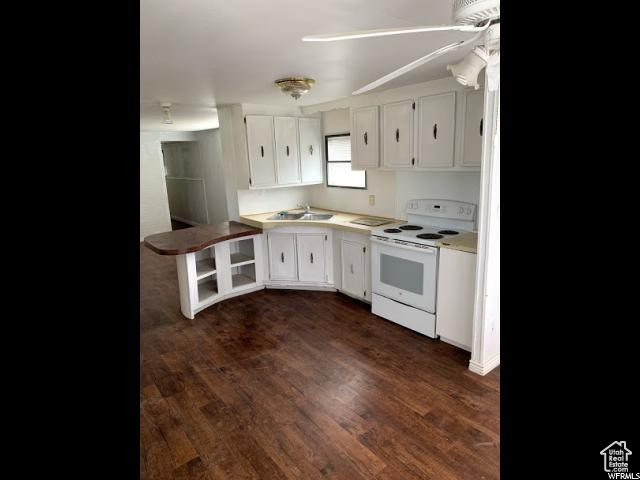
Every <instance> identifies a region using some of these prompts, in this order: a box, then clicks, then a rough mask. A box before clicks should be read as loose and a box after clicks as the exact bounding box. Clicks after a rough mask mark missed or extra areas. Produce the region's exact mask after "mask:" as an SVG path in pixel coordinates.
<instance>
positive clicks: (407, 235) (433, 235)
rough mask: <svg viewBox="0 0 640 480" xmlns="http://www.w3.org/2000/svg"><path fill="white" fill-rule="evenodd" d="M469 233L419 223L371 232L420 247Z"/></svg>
mask: <svg viewBox="0 0 640 480" xmlns="http://www.w3.org/2000/svg"><path fill="white" fill-rule="evenodd" d="M467 232H468V230H462V229H458V228H456V229H453V228H447V227H437V226H434V225H425V224H419V223H405V224H402V225H395V226H392V227H380V228H374V229H372V230H371V235H375V236H377V237H383V238H389V239H391V240H401V241H405V242H412V243H417V244H419V245H435V244H436V242H437V241H438V240H443V239H446V238H451V237H457V236H460V235H462V234H463V233H467Z"/></svg>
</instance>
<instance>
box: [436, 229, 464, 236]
mask: <svg viewBox="0 0 640 480" xmlns="http://www.w3.org/2000/svg"><path fill="white" fill-rule="evenodd" d="M438 233H442V234H443V235H458V233H460V232H456V231H455V230H439V231H438Z"/></svg>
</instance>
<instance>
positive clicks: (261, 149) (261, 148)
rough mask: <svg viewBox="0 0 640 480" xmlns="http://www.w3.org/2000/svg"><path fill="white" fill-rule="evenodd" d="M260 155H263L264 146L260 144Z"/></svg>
mask: <svg viewBox="0 0 640 480" xmlns="http://www.w3.org/2000/svg"><path fill="white" fill-rule="evenodd" d="M260 155H262V156H263V157H264V147H263V146H262V145H260Z"/></svg>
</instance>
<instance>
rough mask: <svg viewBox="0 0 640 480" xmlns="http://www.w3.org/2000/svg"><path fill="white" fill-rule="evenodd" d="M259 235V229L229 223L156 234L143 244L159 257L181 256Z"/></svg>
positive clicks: (147, 238)
mask: <svg viewBox="0 0 640 480" xmlns="http://www.w3.org/2000/svg"><path fill="white" fill-rule="evenodd" d="M260 233H262V230H261V229H260V228H255V227H252V226H249V225H245V224H244V223H240V222H234V221H230V222H222V223H216V224H213V225H199V226H197V227H191V228H183V229H182V230H174V231H172V232H164V233H156V234H155V235H149V236H148V237H145V239H144V244H145V246H146V247H149V248H150V249H151V250H153V251H154V252H156V253H159V254H160V255H182V254H184V253H192V252H197V251H199V250H202V249H203V248H207V247H209V246H211V245H213V244H214V243H220V242H224V241H226V240H231V239H232V238H238V237H246V236H249V235H257V234H260Z"/></svg>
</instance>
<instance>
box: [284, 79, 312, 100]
mask: <svg viewBox="0 0 640 480" xmlns="http://www.w3.org/2000/svg"><path fill="white" fill-rule="evenodd" d="M315 83H316V81H315V80H314V79H313V78H307V77H289V78H281V79H280V80H276V81H275V84H276V86H277V87H278V88H279V89H280V90H282V93H284V94H285V95H291V96H292V97H293V98H295V99H296V100H297V99H299V98H300V97H301V96H302V95H304V94H305V93H307V92H308V91H309V90H310V89H311V87H312V86H313V85H314V84H315Z"/></svg>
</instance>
